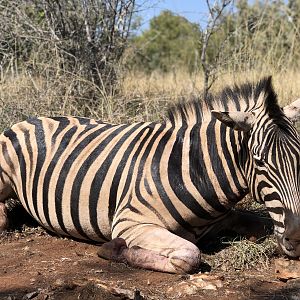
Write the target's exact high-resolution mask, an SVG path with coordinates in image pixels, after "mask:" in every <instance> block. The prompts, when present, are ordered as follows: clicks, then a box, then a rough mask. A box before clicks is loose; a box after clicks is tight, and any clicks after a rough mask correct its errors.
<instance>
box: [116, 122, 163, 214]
mask: <svg viewBox="0 0 300 300" xmlns="http://www.w3.org/2000/svg"><path fill="white" fill-rule="evenodd" d="M154 128H155V124H150V125H149V126H147V130H148V132H147V134H146V135H145V137H144V138H143V140H142V141H140V142H139V146H138V148H137V149H136V151H135V153H134V155H133V156H132V158H131V161H130V167H129V170H128V174H127V176H126V182H125V185H124V188H123V191H122V195H121V197H120V199H119V201H118V203H117V208H116V210H118V209H119V207H121V206H122V204H123V200H124V198H125V196H126V194H127V192H128V189H129V187H130V184H131V183H132V175H133V171H134V168H135V164H136V159H137V157H138V156H139V155H140V153H141V151H142V149H143V147H144V145H145V143H146V142H147V141H148V139H149V138H150V137H151V135H152V133H153V130H154ZM164 128H165V125H164V124H161V125H160V127H159V128H158V130H157V132H156V135H155V136H156V137H157V136H158V134H159V133H160V132H161V131H162V130H163V129H164ZM151 141H152V143H153V142H154V141H155V139H151ZM151 141H150V143H151ZM121 211H122V209H121V210H120V211H119V212H121Z"/></svg>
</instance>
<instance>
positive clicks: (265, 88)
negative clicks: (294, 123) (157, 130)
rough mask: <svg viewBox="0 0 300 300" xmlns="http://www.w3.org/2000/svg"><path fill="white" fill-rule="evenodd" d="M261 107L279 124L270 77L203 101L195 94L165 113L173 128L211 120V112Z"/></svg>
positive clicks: (234, 87) (279, 119)
mask: <svg viewBox="0 0 300 300" xmlns="http://www.w3.org/2000/svg"><path fill="white" fill-rule="evenodd" d="M261 100H262V101H263V103H261V102H260V101H261ZM261 105H263V106H264V108H265V109H266V111H267V113H268V114H269V116H270V117H271V118H272V119H274V121H275V122H276V123H278V124H279V123H281V121H282V119H283V116H284V114H283V111H282V109H281V108H280V106H279V105H278V101H277V95H276V93H275V92H274V89H273V86H272V77H271V76H269V77H265V78H263V79H262V80H260V81H259V82H258V83H249V82H248V83H245V84H242V85H240V86H238V85H234V86H233V87H226V88H224V89H223V90H222V91H221V92H220V93H219V94H217V95H215V96H214V95H212V94H209V95H208V97H207V98H206V99H205V100H204V99H201V98H199V97H197V96H195V95H193V96H192V97H191V98H190V99H189V100H188V101H186V99H181V100H180V102H179V103H178V104H176V105H175V106H173V107H171V108H170V109H169V110H168V115H167V117H168V120H169V121H170V122H171V123H172V125H174V126H175V125H184V124H186V125H190V124H201V123H203V122H205V121H209V120H210V119H211V118H212V115H211V110H220V111H251V110H253V109H255V108H257V107H258V106H261Z"/></svg>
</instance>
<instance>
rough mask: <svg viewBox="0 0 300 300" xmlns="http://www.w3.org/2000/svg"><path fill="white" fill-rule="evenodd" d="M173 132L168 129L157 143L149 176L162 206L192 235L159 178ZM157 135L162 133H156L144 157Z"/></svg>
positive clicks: (188, 225)
mask: <svg viewBox="0 0 300 300" xmlns="http://www.w3.org/2000/svg"><path fill="white" fill-rule="evenodd" d="M173 131H174V129H173V128H171V129H169V130H168V131H167V132H165V133H164V136H163V137H162V138H161V140H160V141H159V144H158V146H157V148H156V151H155V154H154V157H153V160H152V165H151V174H152V177H153V181H154V182H155V185H156V188H157V191H158V193H159V196H160V199H161V200H162V202H163V204H164V206H165V207H166V208H167V210H168V211H169V213H170V214H171V215H172V217H173V218H174V220H176V222H177V223H178V224H179V225H180V226H181V227H182V228H184V229H185V230H186V231H189V232H191V233H193V234H194V231H193V228H192V226H191V225H190V224H189V223H188V222H186V220H184V219H183V217H182V216H181V214H180V213H179V212H178V211H177V209H176V208H175V206H174V204H173V203H172V200H171V199H170V198H169V195H168V194H167V192H166V191H165V189H164V187H163V184H162V180H161V176H160V164H161V156H162V154H163V152H164V149H165V146H166V144H167V142H168V141H169V139H170V138H171V136H172V133H173ZM159 134H162V133H159V132H157V133H156V134H155V135H154V136H153V137H152V140H151V142H150V143H149V145H148V147H147V149H146V151H145V155H148V154H149V152H150V150H151V147H152V144H153V142H154V141H155V140H156V139H157V137H158V136H159ZM146 153H147V154H146ZM177 229H178V230H179V228H177Z"/></svg>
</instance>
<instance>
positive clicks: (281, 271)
mask: <svg viewBox="0 0 300 300" xmlns="http://www.w3.org/2000/svg"><path fill="white" fill-rule="evenodd" d="M275 273H276V276H277V277H278V278H279V279H280V280H289V279H295V278H300V261H299V260H289V259H284V258H278V259H276V260H275Z"/></svg>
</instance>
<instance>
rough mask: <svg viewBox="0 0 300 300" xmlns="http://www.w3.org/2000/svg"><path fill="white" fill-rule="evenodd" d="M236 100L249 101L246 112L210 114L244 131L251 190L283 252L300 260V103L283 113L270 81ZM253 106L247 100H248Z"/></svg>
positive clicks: (245, 167)
mask: <svg viewBox="0 0 300 300" xmlns="http://www.w3.org/2000/svg"><path fill="white" fill-rule="evenodd" d="M236 92H238V93H239V95H238V98H243V97H248V98H249V97H250V98H251V97H252V102H253V105H249V107H248V108H247V109H246V111H245V112H242V111H240V112H232V111H229V112H220V111H213V112H212V114H213V115H214V116H215V117H216V118H217V119H219V120H220V121H221V122H222V123H224V124H226V125H227V126H229V127H231V128H233V129H235V130H239V131H242V132H244V134H242V139H243V140H244V141H245V143H243V145H245V149H244V150H245V151H242V152H243V153H245V154H246V155H241V162H240V163H241V166H242V168H243V170H244V174H245V178H246V182H247V184H248V187H249V190H250V192H251V194H252V196H253V197H254V199H255V200H257V201H258V202H261V203H264V204H265V206H266V208H267V210H268V212H269V214H270V216H271V218H272V219H273V223H274V232H275V235H276V237H277V239H278V243H279V245H280V246H281V248H282V249H283V251H284V252H285V253H286V254H288V255H289V256H292V257H298V256H300V136H299V133H298V132H297V130H296V128H295V127H294V125H293V123H292V122H294V121H296V120H297V119H298V118H299V117H300V99H298V100H297V101H295V102H293V103H292V104H290V105H289V106H286V107H284V108H283V109H282V108H280V106H279V105H278V103H277V97H276V94H275V92H274V90H273V87H272V83H271V77H268V78H265V79H263V80H261V81H260V82H259V83H258V84H257V85H251V89H249V85H248V86H247V88H245V86H244V87H241V88H240V89H238V88H237V89H236ZM248 103H251V101H248Z"/></svg>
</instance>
